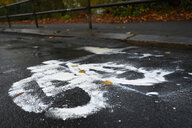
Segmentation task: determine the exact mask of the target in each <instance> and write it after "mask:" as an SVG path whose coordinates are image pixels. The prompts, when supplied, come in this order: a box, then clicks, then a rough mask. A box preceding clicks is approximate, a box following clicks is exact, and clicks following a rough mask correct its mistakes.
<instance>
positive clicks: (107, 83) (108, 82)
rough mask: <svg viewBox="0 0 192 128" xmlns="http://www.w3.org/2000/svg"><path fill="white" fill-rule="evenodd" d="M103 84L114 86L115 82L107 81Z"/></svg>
mask: <svg viewBox="0 0 192 128" xmlns="http://www.w3.org/2000/svg"><path fill="white" fill-rule="evenodd" d="M101 84H103V85H113V82H111V81H108V80H106V81H103V82H102V83H101Z"/></svg>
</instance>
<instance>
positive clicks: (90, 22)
mask: <svg viewBox="0 0 192 128" xmlns="http://www.w3.org/2000/svg"><path fill="white" fill-rule="evenodd" d="M87 10H88V22H89V29H92V16H91V2H90V0H88V6H87Z"/></svg>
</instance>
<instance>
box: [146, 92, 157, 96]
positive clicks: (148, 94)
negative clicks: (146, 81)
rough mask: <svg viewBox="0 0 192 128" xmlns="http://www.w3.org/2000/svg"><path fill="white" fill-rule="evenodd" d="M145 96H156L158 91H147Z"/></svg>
mask: <svg viewBox="0 0 192 128" xmlns="http://www.w3.org/2000/svg"><path fill="white" fill-rule="evenodd" d="M146 95H147V96H158V95H159V93H158V92H148V93H146Z"/></svg>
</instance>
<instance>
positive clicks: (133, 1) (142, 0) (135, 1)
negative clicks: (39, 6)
mask: <svg viewBox="0 0 192 128" xmlns="http://www.w3.org/2000/svg"><path fill="white" fill-rule="evenodd" d="M157 1H158V0H131V1H124V2H118V3H109V4H99V5H93V6H91V0H87V7H79V8H69V9H58V10H49V11H42V12H36V10H35V0H23V1H20V2H16V3H13V4H9V5H5V6H0V9H3V8H4V9H5V16H0V19H5V18H6V19H7V22H8V24H9V27H10V28H11V22H10V18H13V17H24V16H33V17H34V20H35V24H36V27H37V28H38V27H39V25H38V19H37V16H38V15H45V14H53V13H63V12H65V13H66V12H72V11H82V10H87V12H88V23H89V29H92V14H91V9H95V8H105V7H113V6H125V5H134V4H142V3H151V2H157ZM27 2H31V6H32V9H33V12H31V13H21V14H14V15H11V14H9V9H8V8H9V7H11V6H15V5H20V4H23V3H27Z"/></svg>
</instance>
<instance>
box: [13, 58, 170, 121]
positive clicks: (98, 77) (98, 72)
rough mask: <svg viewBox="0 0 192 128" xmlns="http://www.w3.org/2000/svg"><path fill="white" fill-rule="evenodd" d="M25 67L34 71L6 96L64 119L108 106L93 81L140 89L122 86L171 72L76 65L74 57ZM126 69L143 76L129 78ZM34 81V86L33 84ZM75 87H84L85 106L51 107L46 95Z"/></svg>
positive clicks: (158, 79) (153, 80) (159, 78)
mask: <svg viewBox="0 0 192 128" xmlns="http://www.w3.org/2000/svg"><path fill="white" fill-rule="evenodd" d="M74 65H78V66H74ZM28 69H29V70H31V72H32V73H33V74H32V76H31V77H29V78H26V79H23V80H20V81H18V82H16V83H14V84H13V85H12V87H11V88H10V90H9V95H10V96H11V97H13V99H14V102H15V103H16V104H17V105H18V106H20V107H21V108H22V109H23V110H25V111H28V112H35V113H42V112H45V115H47V116H51V117H55V118H60V119H63V120H66V119H72V118H81V117H87V116H88V115H90V114H94V113H96V112H98V111H100V110H101V109H103V108H106V107H107V106H108V105H107V103H106V101H107V98H106V97H104V93H105V91H104V90H101V89H100V86H102V85H101V84H96V83H97V81H106V80H109V81H112V82H113V85H114V86H117V87H121V88H122V89H127V90H130V91H135V92H139V91H137V90H135V89H131V88H129V87H126V86H125V85H134V86H152V85H154V84H157V83H162V82H165V81H166V79H165V78H164V76H165V75H168V74H170V73H172V72H170V71H165V70H162V69H157V70H146V69H144V68H136V67H134V66H132V65H128V64H117V63H113V62H107V63H97V64H79V63H77V62H76V63H74V61H73V60H72V61H67V62H63V61H57V60H51V61H46V62H43V64H42V65H39V66H34V67H29V68H28ZM80 70H84V71H85V73H80V72H79V71H80ZM127 71H132V72H135V73H140V74H143V77H142V78H137V77H136V78H135V79H129V78H127V77H126V76H124V75H123V74H124V73H126V72H127ZM53 81H62V82H67V84H66V85H63V86H58V87H56V86H55V84H54V83H53ZM34 83H35V85H33V84H34ZM36 86H37V87H36ZM103 86H104V85H103ZM76 87H79V88H81V89H83V90H84V91H85V92H87V93H88V95H89V96H90V98H91V99H90V101H89V102H88V103H87V104H86V105H83V106H77V107H73V108H67V107H63V108H59V107H52V104H53V102H54V101H49V102H46V98H54V97H55V96H56V95H57V94H60V93H62V92H65V91H67V90H69V89H73V88H76ZM39 91H41V93H40V92H39ZM139 93H141V94H143V93H142V92H139ZM144 95H145V94H144Z"/></svg>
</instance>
